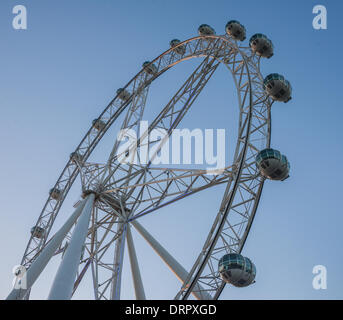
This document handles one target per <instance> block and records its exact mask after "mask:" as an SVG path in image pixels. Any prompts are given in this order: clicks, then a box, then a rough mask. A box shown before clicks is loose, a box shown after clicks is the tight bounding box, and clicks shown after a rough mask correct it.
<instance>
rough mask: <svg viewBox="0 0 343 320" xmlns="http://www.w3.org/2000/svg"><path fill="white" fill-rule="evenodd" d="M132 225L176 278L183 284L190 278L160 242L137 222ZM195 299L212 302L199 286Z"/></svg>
mask: <svg viewBox="0 0 343 320" xmlns="http://www.w3.org/2000/svg"><path fill="white" fill-rule="evenodd" d="M131 224H132V225H133V226H134V227H135V229H136V230H137V231H138V232H139V233H140V234H141V235H142V237H143V238H144V239H145V240H146V241H147V242H148V243H149V244H150V245H151V247H152V248H153V249H154V250H155V252H156V253H157V254H158V255H159V256H160V258H161V259H162V260H163V261H164V262H165V263H166V265H167V266H168V267H169V269H170V270H171V271H172V272H173V273H174V274H175V276H176V277H177V278H178V279H179V280H180V282H181V283H182V284H183V283H184V282H185V280H186V279H187V277H188V272H187V271H186V269H184V268H183V267H182V266H181V264H180V263H179V262H178V261H176V260H175V258H174V257H173V256H172V255H171V254H170V253H169V252H168V251H167V250H166V249H165V248H163V247H162V246H161V245H160V244H159V242H158V241H157V240H156V239H155V238H154V237H153V236H152V235H151V234H150V233H149V232H148V231H147V230H146V229H145V228H144V227H143V226H142V225H141V224H140V223H139V222H137V221H136V220H134V221H131ZM192 293H193V295H194V297H195V298H196V299H198V300H201V299H203V300H211V299H212V298H211V296H210V295H209V294H208V293H207V292H205V291H203V290H202V288H201V287H200V286H199V285H198V284H197V285H196V286H195V287H194V292H192Z"/></svg>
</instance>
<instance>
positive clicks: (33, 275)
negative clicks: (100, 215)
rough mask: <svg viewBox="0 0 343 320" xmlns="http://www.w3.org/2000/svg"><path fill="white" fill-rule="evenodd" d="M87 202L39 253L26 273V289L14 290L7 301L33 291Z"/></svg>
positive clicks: (17, 298) (79, 206)
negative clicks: (33, 286)
mask: <svg viewBox="0 0 343 320" xmlns="http://www.w3.org/2000/svg"><path fill="white" fill-rule="evenodd" d="M85 202H86V201H85V200H83V201H82V202H81V203H80V204H79V205H78V207H77V208H76V210H75V211H74V213H73V214H72V215H71V216H70V217H69V219H68V220H67V221H66V222H65V223H64V225H63V226H62V227H61V228H60V229H59V230H58V231H57V232H56V233H55V235H54V236H53V237H52V238H51V240H50V241H49V242H48V243H47V244H46V245H45V247H44V248H43V250H42V251H41V252H40V253H39V255H38V256H37V258H36V259H35V260H34V261H33V263H32V264H31V266H30V267H29V268H28V270H27V271H26V289H13V290H12V291H11V293H10V294H9V295H8V297H7V300H21V299H23V298H24V296H25V295H26V293H27V292H28V291H29V290H30V289H31V287H32V285H33V284H34V283H35V281H36V280H37V278H38V277H39V275H40V274H41V272H42V271H43V270H44V268H45V267H46V265H47V264H48V262H49V261H50V259H51V257H52V256H53V255H54V254H55V252H56V250H57V248H58V247H59V246H60V245H61V243H62V241H63V239H64V238H65V237H66V235H67V234H68V232H69V230H70V229H71V227H72V226H73V224H74V223H75V221H76V220H77V218H78V217H79V216H80V214H81V212H82V210H83V208H84V205H85Z"/></svg>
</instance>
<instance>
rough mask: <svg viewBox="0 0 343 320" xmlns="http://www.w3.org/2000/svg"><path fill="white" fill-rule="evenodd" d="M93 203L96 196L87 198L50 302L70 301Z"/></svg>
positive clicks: (56, 278) (56, 279)
mask: <svg viewBox="0 0 343 320" xmlns="http://www.w3.org/2000/svg"><path fill="white" fill-rule="evenodd" d="M93 203H94V194H90V195H89V196H88V197H87V200H86V204H85V206H84V208H83V210H82V213H81V215H80V218H79V220H78V221H77V224H76V226H75V229H74V231H73V235H72V237H71V240H70V243H69V245H68V248H67V250H66V252H65V255H64V257H63V260H62V262H61V264H60V266H59V268H58V271H57V274H56V276H55V279H54V283H53V285H52V287H51V290H50V294H49V297H48V300H69V299H70V298H71V295H72V292H73V286H74V281H75V278H76V273H77V268H78V266H79V264H80V257H81V252H82V247H83V245H84V242H85V239H86V236H87V232H88V225H89V220H90V216H91V212H92V208H93Z"/></svg>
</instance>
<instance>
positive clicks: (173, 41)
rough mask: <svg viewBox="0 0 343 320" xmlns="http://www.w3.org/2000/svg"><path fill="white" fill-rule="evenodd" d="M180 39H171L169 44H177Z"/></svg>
mask: <svg viewBox="0 0 343 320" xmlns="http://www.w3.org/2000/svg"><path fill="white" fill-rule="evenodd" d="M180 42H181V41H180V40H179V39H173V40H170V42H169V44H170V45H171V46H173V45H176V44H178V43H180Z"/></svg>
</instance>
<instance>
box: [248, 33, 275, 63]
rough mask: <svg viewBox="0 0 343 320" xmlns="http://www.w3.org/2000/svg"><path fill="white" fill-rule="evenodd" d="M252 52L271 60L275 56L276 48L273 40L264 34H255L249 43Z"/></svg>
mask: <svg viewBox="0 0 343 320" xmlns="http://www.w3.org/2000/svg"><path fill="white" fill-rule="evenodd" d="M249 45H250V48H251V50H252V52H254V53H256V54H257V55H259V56H261V57H264V58H271V57H272V56H273V54H274V47H273V43H272V42H271V40H269V39H268V38H267V36H265V35H264V34H262V33H256V34H254V35H253V36H252V37H251V38H250V41H249Z"/></svg>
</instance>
